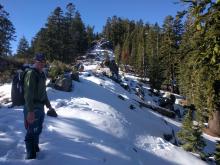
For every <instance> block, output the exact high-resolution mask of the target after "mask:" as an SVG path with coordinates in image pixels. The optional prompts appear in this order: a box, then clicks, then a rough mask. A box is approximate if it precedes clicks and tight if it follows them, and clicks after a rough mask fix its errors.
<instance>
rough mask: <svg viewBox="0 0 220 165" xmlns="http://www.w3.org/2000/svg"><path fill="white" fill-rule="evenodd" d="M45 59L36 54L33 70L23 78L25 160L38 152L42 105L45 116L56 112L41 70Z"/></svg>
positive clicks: (34, 156)
mask: <svg viewBox="0 0 220 165" xmlns="http://www.w3.org/2000/svg"><path fill="white" fill-rule="evenodd" d="M45 64H46V59H45V56H44V55H43V54H36V55H35V57H34V65H33V68H32V69H30V70H28V71H27V73H26V75H25V77H24V99H25V104H24V111H23V112H24V124H25V128H26V131H27V132H26V136H25V144H26V152H27V156H26V159H35V158H36V152H39V150H40V149H39V136H40V134H41V132H42V127H43V122H44V116H45V113H44V105H46V107H47V108H48V109H49V111H48V112H47V114H50V113H54V114H55V115H57V114H56V112H55V110H54V109H53V108H52V106H51V104H50V101H49V100H48V97H47V92H46V76H45V73H44V72H43V68H44V66H45Z"/></svg>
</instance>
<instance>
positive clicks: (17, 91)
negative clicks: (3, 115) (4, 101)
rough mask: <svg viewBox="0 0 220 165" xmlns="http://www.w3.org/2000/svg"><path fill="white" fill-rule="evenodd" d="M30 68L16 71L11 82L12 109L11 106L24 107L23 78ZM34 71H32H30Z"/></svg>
mask: <svg viewBox="0 0 220 165" xmlns="http://www.w3.org/2000/svg"><path fill="white" fill-rule="evenodd" d="M30 69H31V68H27V69H25V70H18V71H17V72H16V73H15V75H14V77H13V80H12V87H11V101H12V107H13V106H21V105H24V103H25V100H24V78H25V75H26V73H27V72H28V71H29V70H30ZM32 70H34V69H32Z"/></svg>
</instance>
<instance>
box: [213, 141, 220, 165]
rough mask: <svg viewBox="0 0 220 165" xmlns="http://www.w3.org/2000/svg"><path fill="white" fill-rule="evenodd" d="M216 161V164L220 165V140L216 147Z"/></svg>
mask: <svg viewBox="0 0 220 165" xmlns="http://www.w3.org/2000/svg"><path fill="white" fill-rule="evenodd" d="M214 155H215V156H214V157H215V162H216V165H220V141H218V142H217V143H216V149H215V154H214Z"/></svg>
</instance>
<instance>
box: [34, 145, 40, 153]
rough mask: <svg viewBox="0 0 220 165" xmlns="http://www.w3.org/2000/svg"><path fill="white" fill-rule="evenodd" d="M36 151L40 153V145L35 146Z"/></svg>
mask: <svg viewBox="0 0 220 165" xmlns="http://www.w3.org/2000/svg"><path fill="white" fill-rule="evenodd" d="M35 151H36V152H39V151H40V148H39V145H38V144H35Z"/></svg>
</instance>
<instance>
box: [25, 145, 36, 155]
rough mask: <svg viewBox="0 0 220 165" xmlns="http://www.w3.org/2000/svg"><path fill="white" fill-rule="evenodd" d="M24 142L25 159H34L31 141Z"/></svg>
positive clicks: (33, 147) (34, 153) (33, 148)
mask: <svg viewBox="0 0 220 165" xmlns="http://www.w3.org/2000/svg"><path fill="white" fill-rule="evenodd" d="M25 144H26V152H27V155H26V158H25V159H36V151H35V146H34V143H33V142H27V141H26V142H25Z"/></svg>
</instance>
